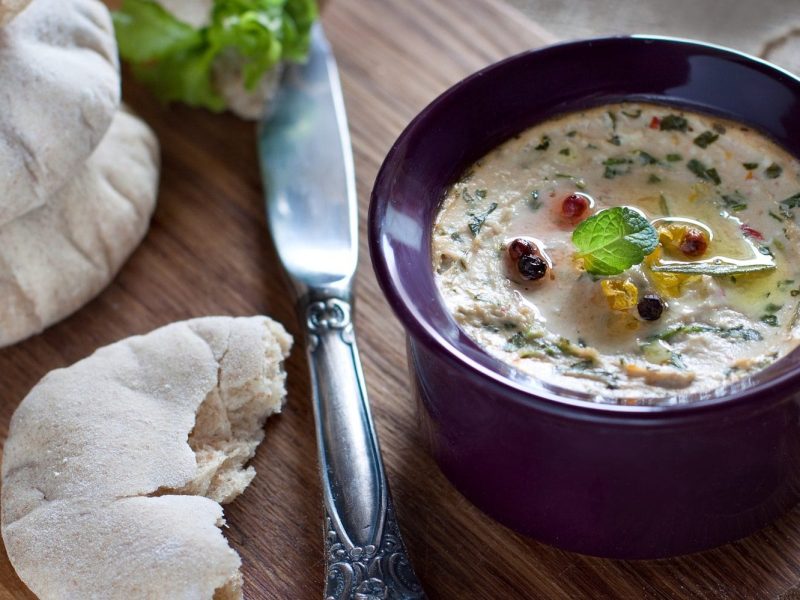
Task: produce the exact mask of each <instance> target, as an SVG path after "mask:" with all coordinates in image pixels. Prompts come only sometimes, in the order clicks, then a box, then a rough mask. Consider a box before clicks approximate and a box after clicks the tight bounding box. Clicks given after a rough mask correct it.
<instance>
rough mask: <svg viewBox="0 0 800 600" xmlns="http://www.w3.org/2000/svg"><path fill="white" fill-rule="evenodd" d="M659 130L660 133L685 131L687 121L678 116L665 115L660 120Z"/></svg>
mask: <svg viewBox="0 0 800 600" xmlns="http://www.w3.org/2000/svg"><path fill="white" fill-rule="evenodd" d="M659 128H660V129H661V131H686V130H687V129H688V128H689V121H687V120H686V119H685V118H683V117H681V116H679V115H667V116H665V117H662V118H661V123H660V124H659Z"/></svg>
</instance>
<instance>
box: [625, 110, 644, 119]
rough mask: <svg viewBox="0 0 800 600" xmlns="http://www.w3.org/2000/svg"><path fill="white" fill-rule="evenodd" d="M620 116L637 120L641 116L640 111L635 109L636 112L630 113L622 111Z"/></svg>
mask: <svg viewBox="0 0 800 600" xmlns="http://www.w3.org/2000/svg"><path fill="white" fill-rule="evenodd" d="M622 114H623V115H625V116H626V117H628V118H629V119H638V118H639V117H641V116H642V109H641V108H637V109H636V110H632V111H630V112H628V111H625V110H623V111H622Z"/></svg>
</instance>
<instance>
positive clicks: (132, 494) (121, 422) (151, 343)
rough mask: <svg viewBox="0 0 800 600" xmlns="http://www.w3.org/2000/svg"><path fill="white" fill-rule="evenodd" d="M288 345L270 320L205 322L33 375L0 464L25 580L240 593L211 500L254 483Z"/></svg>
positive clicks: (5, 530)
mask: <svg viewBox="0 0 800 600" xmlns="http://www.w3.org/2000/svg"><path fill="white" fill-rule="evenodd" d="M290 345H291V338H290V337H289V336H288V335H287V334H286V332H285V331H284V329H283V327H281V326H280V325H279V324H277V323H275V322H274V321H271V320H270V319H267V318H266V317H250V318H231V317H208V318H202V319H194V320H191V321H184V322H180V323H173V324H171V325H167V326H166V327H162V328H161V329H157V330H156V331H153V332H151V333H149V334H147V335H144V336H138V337H132V338H128V339H126V340H122V341H121V342H117V343H116V344H112V345H111V346H107V347H105V348H101V349H100V350H98V351H97V352H95V353H94V354H93V355H92V356H90V357H89V358H87V359H84V360H82V361H80V362H78V363H76V364H74V365H72V366H71V367H69V368H66V369H58V370H55V371H52V372H51V373H49V374H48V375H47V376H46V377H45V378H44V379H42V381H40V382H39V384H38V385H37V386H36V387H34V388H33V390H32V391H31V393H30V394H28V396H27V397H26V398H25V400H24V401H23V402H22V404H20V406H19V408H17V410H16V412H15V414H14V416H13V418H12V420H11V425H10V430H9V437H8V440H7V441H6V445H5V449H4V455H3V468H2V476H3V488H2V535H3V541H4V542H5V545H6V549H7V551H8V556H9V559H10V561H11V563H12V564H13V566H14V568H15V569H16V571H17V573H18V574H19V576H20V577H21V579H22V580H23V581H24V582H25V584H26V585H27V586H28V587H29V588H30V589H31V590H32V591H33V592H34V593H35V594H36V595H37V596H39V598H42V599H43V600H48V599H51V598H52V599H55V598H58V599H65V598H66V599H72V598H74V599H81V600H83V599H88V598H98V599H99V598H103V599H109V600H117V599H119V600H123V599H124V600H128V599H130V598H187V599H189V598H191V599H193V600H195V599H196V600H211V599H212V598H213V599H214V600H220V599H229V598H230V599H235V598H241V574H240V573H239V566H240V564H241V561H240V559H239V556H238V555H237V554H236V552H235V551H234V550H232V549H231V548H230V546H228V544H227V542H226V540H225V539H224V537H223V535H222V532H221V531H220V529H219V528H220V527H221V526H222V525H223V524H224V519H223V516H222V508H221V507H220V505H219V504H218V502H225V501H229V500H232V499H233V498H234V497H236V496H237V495H238V494H240V493H241V492H242V491H243V490H244V488H245V487H246V486H247V485H248V483H249V482H250V480H251V479H252V478H253V475H254V472H253V469H252V467H251V468H248V469H244V464H245V463H246V462H247V460H249V459H250V458H251V457H252V456H253V454H254V452H255V448H256V446H257V445H258V444H259V443H260V442H261V440H262V439H263V437H264V433H263V424H264V421H265V420H266V418H267V417H268V416H269V415H271V414H272V413H274V412H278V411H280V409H281V406H282V404H283V401H284V397H285V388H284V380H285V373H284V371H283V369H282V365H281V363H282V361H283V359H284V358H285V357H286V356H287V355H288V352H289V348H290Z"/></svg>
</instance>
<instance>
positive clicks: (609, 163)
mask: <svg viewBox="0 0 800 600" xmlns="http://www.w3.org/2000/svg"><path fill="white" fill-rule="evenodd" d="M632 163H633V161H632V160H631V159H630V158H623V157H621V156H616V157H611V158H607V159H606V160H604V161H603V166H604V167H605V171H604V172H603V177H605V178H606V179H614V177H616V176H617V175H625V174H627V173H630V171H631V167H630V165H631V164H632Z"/></svg>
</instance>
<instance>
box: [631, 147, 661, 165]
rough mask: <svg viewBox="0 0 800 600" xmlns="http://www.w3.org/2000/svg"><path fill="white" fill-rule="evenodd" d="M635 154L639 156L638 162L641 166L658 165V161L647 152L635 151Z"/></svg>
mask: <svg viewBox="0 0 800 600" xmlns="http://www.w3.org/2000/svg"><path fill="white" fill-rule="evenodd" d="M636 152H637V153H638V154H639V162H641V163H642V164H643V165H656V164H658V159H657V158H656V157H655V156H653V155H652V154H650V153H649V152H645V151H644V150H637V151H636Z"/></svg>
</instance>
